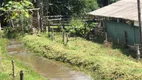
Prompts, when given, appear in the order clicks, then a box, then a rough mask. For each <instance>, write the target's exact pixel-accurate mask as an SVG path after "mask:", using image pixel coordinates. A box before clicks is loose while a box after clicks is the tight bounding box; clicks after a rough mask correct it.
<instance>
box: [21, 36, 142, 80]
mask: <svg viewBox="0 0 142 80" xmlns="http://www.w3.org/2000/svg"><path fill="white" fill-rule="evenodd" d="M56 37H58V36H56ZM57 40H58V39H57ZM57 40H56V41H55V42H52V41H51V40H50V39H49V38H47V37H44V36H41V37H38V36H35V35H26V36H25V37H24V38H23V39H22V41H23V42H24V43H25V45H26V46H27V47H28V49H30V50H31V51H34V52H36V53H37V54H39V55H42V56H44V57H47V58H49V59H54V60H57V61H61V62H65V63H69V64H71V65H73V66H77V67H80V68H81V69H82V68H83V69H85V70H87V71H88V72H91V73H92V74H93V75H94V78H95V79H97V80H102V79H103V80H115V79H116V80H135V79H142V64H141V63H139V62H136V60H135V59H133V58H132V57H128V56H126V55H125V54H124V53H123V52H122V50H121V49H117V48H116V49H113V48H111V47H110V48H108V47H105V46H103V45H102V44H98V43H93V42H91V41H87V40H85V39H82V38H79V37H77V38H73V37H71V38H70V41H69V43H68V45H63V44H62V43H61V42H60V41H57Z"/></svg>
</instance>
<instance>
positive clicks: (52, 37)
mask: <svg viewBox="0 0 142 80" xmlns="http://www.w3.org/2000/svg"><path fill="white" fill-rule="evenodd" d="M51 30H52V36H51V39H52V41H54V40H55V38H54V31H53V28H51Z"/></svg>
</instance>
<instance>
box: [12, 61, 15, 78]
mask: <svg viewBox="0 0 142 80" xmlns="http://www.w3.org/2000/svg"><path fill="white" fill-rule="evenodd" d="M14 68H15V66H14V60H12V76H13V78H15V69H14Z"/></svg>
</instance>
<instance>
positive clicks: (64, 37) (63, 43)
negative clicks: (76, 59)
mask: <svg viewBox="0 0 142 80" xmlns="http://www.w3.org/2000/svg"><path fill="white" fill-rule="evenodd" d="M63 44H65V31H64V30H63Z"/></svg>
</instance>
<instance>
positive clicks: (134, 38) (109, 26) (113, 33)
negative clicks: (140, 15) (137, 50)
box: [105, 21, 140, 45]
mask: <svg viewBox="0 0 142 80" xmlns="http://www.w3.org/2000/svg"><path fill="white" fill-rule="evenodd" d="M105 27H106V31H107V34H108V37H109V38H110V39H111V40H113V41H115V42H118V41H119V42H120V43H122V44H123V43H125V36H124V32H126V33H127V40H128V44H129V45H134V44H139V43H140V31H139V27H137V26H132V25H129V24H126V23H122V22H114V21H105Z"/></svg>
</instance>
